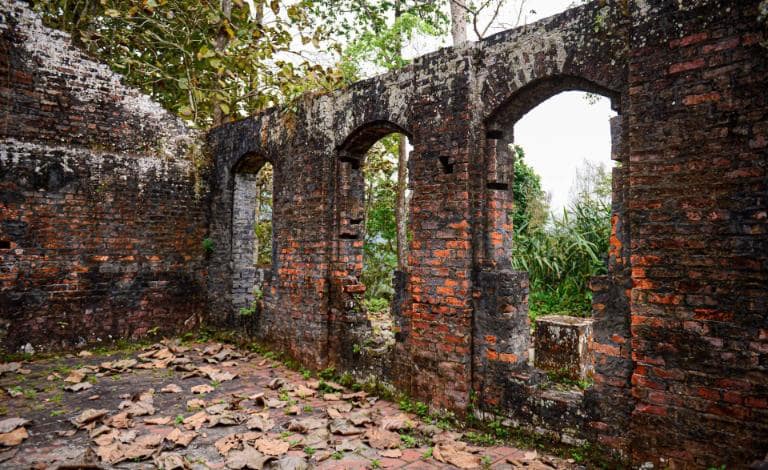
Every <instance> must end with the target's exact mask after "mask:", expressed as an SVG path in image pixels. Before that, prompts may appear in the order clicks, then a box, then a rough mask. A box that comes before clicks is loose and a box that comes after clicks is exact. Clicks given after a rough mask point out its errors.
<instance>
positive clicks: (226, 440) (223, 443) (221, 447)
mask: <svg viewBox="0 0 768 470" xmlns="http://www.w3.org/2000/svg"><path fill="white" fill-rule="evenodd" d="M213 445H214V447H216V450H218V451H219V453H220V454H221V455H223V456H225V457H226V456H227V454H228V453H229V451H230V450H232V449H241V448H242V447H241V446H242V440H241V439H240V435H239V434H230V435H229V436H224V437H222V438H221V439H219V440H218V441H216V442H214V444H213Z"/></svg>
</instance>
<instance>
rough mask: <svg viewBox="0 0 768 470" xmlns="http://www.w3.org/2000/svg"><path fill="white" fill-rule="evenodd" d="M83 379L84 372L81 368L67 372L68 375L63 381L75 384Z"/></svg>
mask: <svg viewBox="0 0 768 470" xmlns="http://www.w3.org/2000/svg"><path fill="white" fill-rule="evenodd" d="M83 380H85V373H84V372H83V371H81V370H73V371H72V372H70V373H69V375H68V376H67V377H66V378H65V379H64V382H68V383H71V384H77V383H80V382H82V381H83Z"/></svg>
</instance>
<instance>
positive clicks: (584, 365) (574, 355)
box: [534, 315, 593, 380]
mask: <svg viewBox="0 0 768 470" xmlns="http://www.w3.org/2000/svg"><path fill="white" fill-rule="evenodd" d="M592 322H593V320H592V319H591V318H579V317H569V316H565V315H546V316H543V317H539V318H537V319H536V334H535V340H534V348H535V360H534V364H535V365H536V367H538V368H540V369H544V370H546V371H549V372H554V373H557V374H560V375H563V376H566V377H569V378H571V379H574V380H578V379H584V378H586V377H587V376H588V375H589V374H590V373H591V372H592V368H593V366H592V358H591V355H590V353H589V347H588V345H589V342H590V341H592Z"/></svg>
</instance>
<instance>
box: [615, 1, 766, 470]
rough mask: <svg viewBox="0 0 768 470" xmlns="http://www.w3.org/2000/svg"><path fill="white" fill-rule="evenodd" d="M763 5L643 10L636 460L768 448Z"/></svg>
mask: <svg viewBox="0 0 768 470" xmlns="http://www.w3.org/2000/svg"><path fill="white" fill-rule="evenodd" d="M756 7H757V2H723V1H720V2H702V1H697V2H685V3H683V4H680V5H676V4H675V3H674V2H669V3H666V2H648V3H647V4H646V3H641V2H637V4H636V5H634V8H633V16H632V17H633V23H634V24H633V35H632V38H631V44H632V46H633V48H632V50H631V51H630V54H631V59H630V61H631V65H630V67H631V68H630V74H629V80H630V83H629V96H630V103H629V126H630V132H629V139H630V140H629V152H630V158H629V159H630V173H629V185H628V186H629V199H628V201H627V202H628V214H629V221H630V225H631V227H630V230H631V245H632V246H631V254H632V281H633V289H632V294H631V309H632V327H631V329H632V339H631V341H632V343H631V348H632V358H633V360H634V363H635V367H634V371H633V374H632V385H633V388H632V395H633V396H634V398H636V400H637V402H636V404H635V407H634V410H633V418H632V428H633V433H632V439H633V442H632V449H633V453H634V454H635V455H634V457H635V458H636V459H637V460H645V459H655V458H657V456H659V455H665V456H670V457H673V458H675V459H677V460H679V461H686V462H694V463H695V464H697V465H699V466H702V467H703V466H711V465H713V464H716V463H717V462H722V463H726V462H729V463H731V465H729V466H732V464H733V463H736V462H748V460H749V459H750V458H755V457H759V455H758V453H759V452H763V453H765V452H766V450H767V449H766V446H768V444H767V443H768V329H766V328H767V327H768V218H767V217H766V209H767V208H768V199H767V198H768V177H767V175H766V170H768V168H767V165H768V113H767V112H766V110H767V109H768V108H767V105H768V94H767V93H766V90H768V50H767V49H765V48H764V47H761V46H760V44H759V43H760V41H764V40H765V30H764V29H760V28H759V23H757V22H756V15H757V11H756Z"/></svg>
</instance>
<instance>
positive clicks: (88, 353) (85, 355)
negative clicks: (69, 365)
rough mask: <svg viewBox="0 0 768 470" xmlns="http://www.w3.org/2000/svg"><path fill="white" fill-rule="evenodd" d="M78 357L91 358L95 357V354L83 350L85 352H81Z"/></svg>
mask: <svg viewBox="0 0 768 470" xmlns="http://www.w3.org/2000/svg"><path fill="white" fill-rule="evenodd" d="M77 355H78V356H79V357H91V356H93V353H92V352H90V351H86V350H83V351H80V352H79V353H77Z"/></svg>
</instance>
